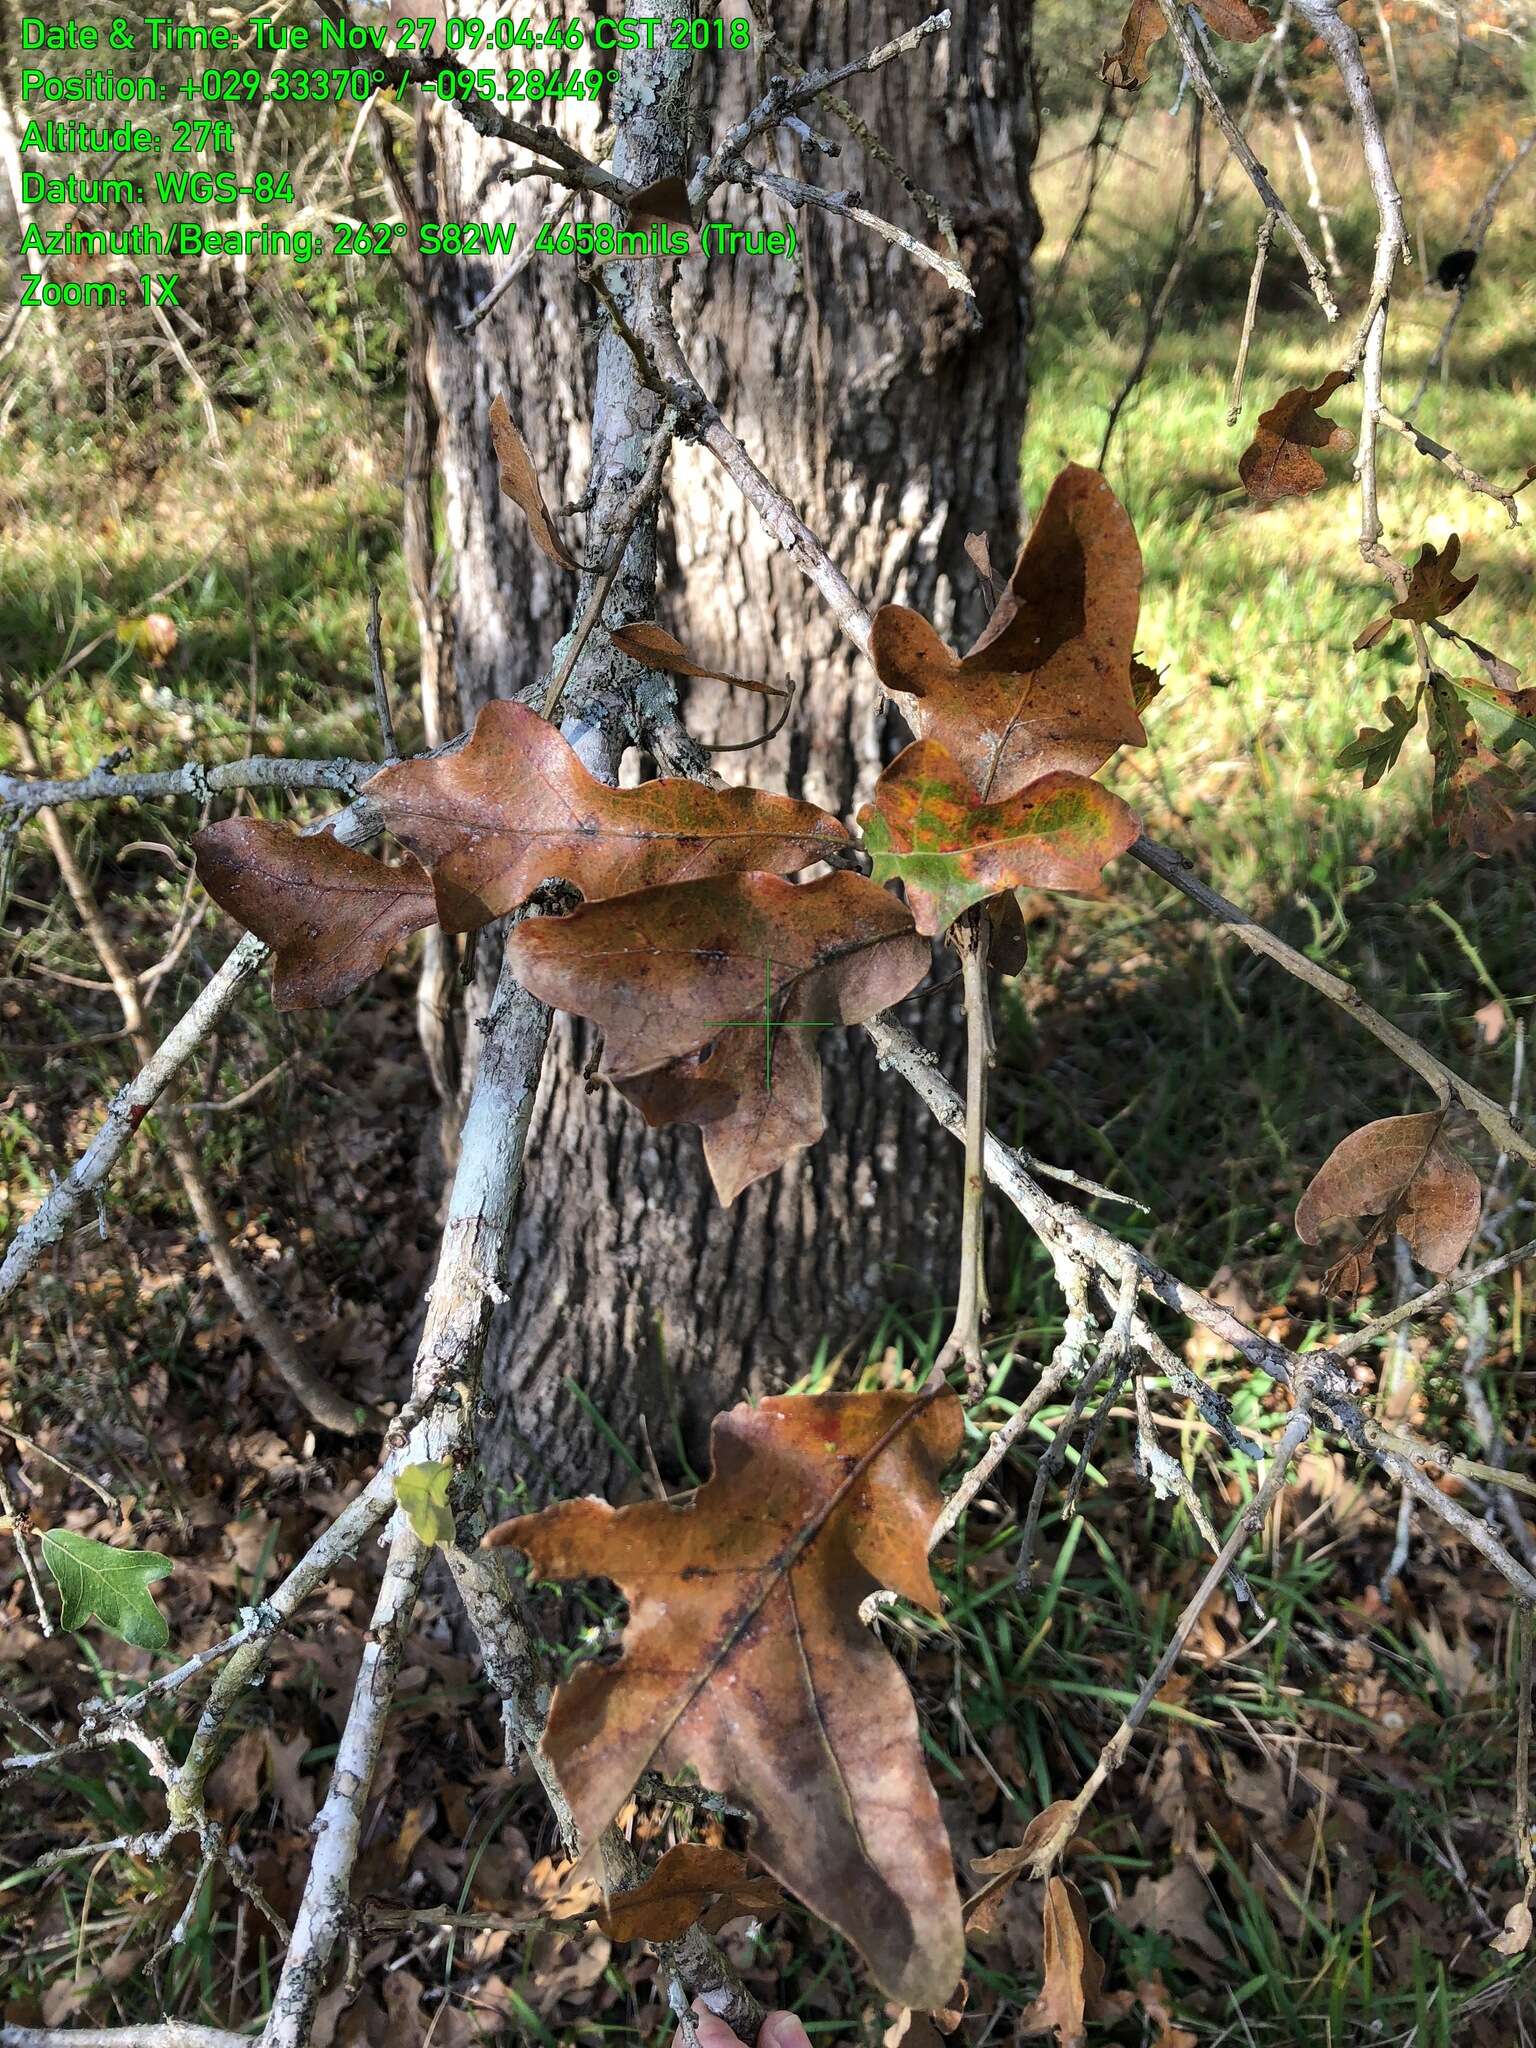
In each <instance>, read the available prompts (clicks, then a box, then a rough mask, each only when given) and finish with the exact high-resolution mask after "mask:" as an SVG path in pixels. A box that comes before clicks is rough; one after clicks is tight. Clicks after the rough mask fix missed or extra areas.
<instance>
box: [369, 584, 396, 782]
mask: <svg viewBox="0 0 1536 2048" xmlns="http://www.w3.org/2000/svg"><path fill="white" fill-rule="evenodd" d="M368 669H369V673H370V675H371V676H372V678H373V713H374V716H375V718H377V719H378V721H379V737H380V739H381V740H382V742H383V747H384V761H385V765H386V766H387V765H388V764H389V763H390V762H392V761H398V760H399V758H400V748H399V745H398V744H397V742H396V740H395V717H394V713H393V712H392V711H391V710H390V708H389V685H388V683H386V682H385V680H384V635H383V632H382V631H381V629H380V626H379V586H378V584H377V583H376V582H375V581H374V579H373V578H372V577H370V578H369V580H368Z"/></svg>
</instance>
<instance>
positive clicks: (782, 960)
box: [507, 873, 929, 1080]
mask: <svg viewBox="0 0 1536 2048" xmlns="http://www.w3.org/2000/svg"><path fill="white" fill-rule="evenodd" d="M507 943H508V946H509V948H510V950H511V956H512V959H513V962H514V964H515V967H516V971H517V974H518V977H519V979H520V980H521V981H522V982H523V984H524V986H525V987H526V988H528V989H530V990H531V991H532V993H533V994H534V995H536V996H538V997H539V998H540V999H541V1000H542V1001H544V1002H546V1003H550V1004H552V1005H553V1006H554V1007H555V1008H557V1009H562V1010H571V1011H574V1012H575V1013H576V1015H578V1016H582V1017H592V1018H593V1019H595V1021H596V1022H597V1023H598V1024H599V1025H601V1027H602V1030H603V1039H604V1043H603V1064H602V1069H601V1071H602V1072H603V1073H604V1074H606V1075H609V1076H610V1077H612V1078H613V1079H615V1080H628V1079H629V1078H630V1076H631V1075H635V1074H645V1073H648V1072H649V1071H650V1070H651V1069H652V1068H653V1067H660V1066H664V1065H666V1064H667V1063H668V1062H669V1061H671V1060H676V1059H681V1058H683V1057H684V1056H685V1055H686V1054H688V1053H693V1052H697V1051H699V1050H700V1048H701V1047H703V1046H705V1045H707V1044H709V1043H710V1042H711V1040H713V1039H714V1038H716V1037H717V1036H719V1035H720V1034H721V1033H722V1032H723V1031H726V1030H728V1029H732V1027H735V1028H734V1029H732V1035H733V1036H737V1035H740V1036H746V1035H757V1034H760V1033H761V1032H762V1030H763V1027H764V1019H765V1015H766V1016H767V1017H768V1018H770V1019H772V1020H773V1022H774V1024H775V1026H776V1027H782V1025H783V1024H784V1022H785V1021H786V1020H787V1019H790V1018H793V1019H795V1020H797V1021H800V1022H813V1021H814V1022H820V1023H826V1024H837V1023H842V1024H850V1023H857V1022H859V1021H860V1020H861V1019H863V1018H865V1017H870V1016H873V1015H874V1014H875V1012H876V1010H880V1009H884V1008H885V1007H886V1006H887V1005H888V1004H890V1003H893V1002H897V1001H899V1000H900V999H901V997H902V996H904V995H906V994H907V993H909V991H910V990H911V989H913V988H915V987H916V985H917V983H918V982H919V981H920V980H921V979H922V977H923V975H924V974H926V972H927V971H928V964H929V954H928V947H927V946H926V944H925V943H924V942H923V941H922V940H921V939H919V938H918V937H917V935H916V933H915V932H914V931H913V928H912V920H911V917H910V916H909V914H908V913H907V911H906V910H905V909H904V908H903V906H902V905H901V904H900V903H898V902H897V901H896V899H895V897H894V896H890V895H888V894H887V893H886V891H885V890H884V889H881V888H877V887H876V885H875V884H874V883H873V882H870V881H866V880H865V879H864V877H863V876H862V875H851V874H844V873H837V874H831V875H825V876H823V877H822V878H821V880H819V881H815V882H810V883H807V884H806V885H805V886H803V887H799V886H797V885H796V884H794V883H792V882H785V881H781V880H780V879H779V877H778V876H776V875H756V874H754V875H734V876H722V877H721V878H719V879H718V880H714V881H707V882H679V883H675V884H672V885H670V886H668V887H665V888H659V889H647V890H644V891H642V892H641V893H640V894H638V895H634V896H623V897H619V898H617V899H615V900H612V901H609V902H605V903H587V904H583V905H582V906H581V907H580V908H579V909H577V910H574V911H572V913H571V915H570V916H569V917H545V918H535V919H531V920H530V921H529V922H527V923H525V924H522V925H519V926H518V928H517V930H516V931H515V932H513V933H512V934H511V936H510V938H509V939H508V942H507ZM785 1035H788V1034H787V1033H786V1034H785ZM796 1035H800V1034H796ZM758 1043H759V1045H760V1044H761V1037H760V1036H759V1038H758Z"/></svg>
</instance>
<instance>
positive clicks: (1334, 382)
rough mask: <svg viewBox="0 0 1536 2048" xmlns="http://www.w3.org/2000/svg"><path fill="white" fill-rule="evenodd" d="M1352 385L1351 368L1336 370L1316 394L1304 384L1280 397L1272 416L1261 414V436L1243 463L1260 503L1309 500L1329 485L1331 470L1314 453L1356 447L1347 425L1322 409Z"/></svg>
mask: <svg viewBox="0 0 1536 2048" xmlns="http://www.w3.org/2000/svg"><path fill="white" fill-rule="evenodd" d="M1349 382H1350V373H1349V372H1348V371H1347V370H1330V371H1329V373H1328V375H1327V376H1326V377H1325V378H1324V379H1323V381H1322V383H1321V384H1319V385H1318V387H1317V389H1316V390H1315V391H1309V390H1308V389H1307V387H1306V385H1305V384H1298V385H1297V386H1296V388H1295V389H1294V390H1293V391H1287V392H1286V393H1285V395H1284V396H1283V397H1282V398H1278V399H1276V401H1275V403H1274V404H1273V405H1272V406H1271V407H1270V409H1269V411H1268V412H1263V413H1260V414H1259V426H1258V432H1257V433H1256V434H1255V435H1254V437H1253V440H1252V442H1251V444H1250V445H1249V446H1248V447H1247V448H1246V449H1245V450H1244V451H1243V455H1242V458H1241V460H1240V461H1239V463H1238V465H1237V473H1238V475H1239V476H1240V477H1241V478H1242V480H1243V483H1244V484H1245V486H1246V487H1247V491H1248V495H1249V497H1250V498H1252V500H1253V502H1254V503H1255V504H1256V505H1273V504H1274V503H1275V501H1276V500H1277V499H1278V498H1305V497H1306V496H1307V495H1308V494H1309V493H1310V492H1312V491H1320V490H1321V489H1322V488H1323V486H1324V484H1326V483H1327V481H1328V472H1327V470H1326V469H1324V467H1323V465H1322V464H1321V463H1320V462H1319V461H1318V459H1317V457H1316V456H1315V455H1314V454H1312V452H1311V451H1312V450H1313V449H1314V448H1352V447H1353V446H1354V445H1355V443H1354V436H1353V435H1352V434H1349V433H1346V432H1345V430H1344V428H1343V427H1341V426H1339V425H1338V424H1337V423H1336V422H1335V421H1333V420H1325V419H1324V418H1323V417H1322V415H1321V414H1320V413H1319V411H1318V407H1319V406H1322V405H1326V404H1327V402H1328V400H1329V399H1330V398H1331V397H1332V396H1333V394H1334V392H1335V391H1337V390H1338V389H1339V387H1340V386H1341V385H1343V384H1348V383H1349Z"/></svg>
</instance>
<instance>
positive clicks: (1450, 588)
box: [1392, 533, 1477, 625]
mask: <svg viewBox="0 0 1536 2048" xmlns="http://www.w3.org/2000/svg"><path fill="white" fill-rule="evenodd" d="M1460 553H1461V537H1460V535H1459V534H1454V533H1453V534H1452V535H1451V537H1450V539H1449V540H1448V541H1447V542H1446V544H1445V546H1444V547H1443V548H1437V547H1436V546H1435V545H1434V543H1433V541H1425V543H1424V545H1423V546H1422V547H1421V548H1420V549H1419V559H1418V560H1417V561H1416V562H1415V563H1414V565H1413V567H1412V568H1411V569H1410V570H1409V571H1408V594H1407V596H1406V597H1404V598H1403V599H1401V601H1400V602H1399V603H1397V604H1395V605H1393V607H1392V616H1393V618H1394V619H1416V620H1417V621H1418V622H1419V624H1420V625H1425V624H1427V623H1428V622H1429V620H1431V619H1443V618H1444V617H1445V616H1446V614H1447V613H1448V612H1453V611H1455V609H1456V607H1457V605H1459V604H1464V603H1465V602H1466V600H1467V599H1468V598H1469V597H1470V596H1471V595H1472V592H1473V591H1474V590H1475V589H1476V588H1477V578H1476V577H1475V576H1458V575H1457V574H1456V558H1457V556H1458V555H1459V554H1460Z"/></svg>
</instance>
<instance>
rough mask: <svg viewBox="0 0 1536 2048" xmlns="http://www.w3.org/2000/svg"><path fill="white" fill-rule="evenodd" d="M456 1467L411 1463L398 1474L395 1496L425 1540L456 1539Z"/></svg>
mask: <svg viewBox="0 0 1536 2048" xmlns="http://www.w3.org/2000/svg"><path fill="white" fill-rule="evenodd" d="M452 1484H453V1467H452V1466H451V1465H441V1464H435V1463H431V1462H428V1463H424V1464H420V1465H407V1466H406V1468H405V1470H404V1471H403V1472H397V1473H396V1474H395V1500H396V1503H397V1504H398V1506H399V1507H400V1508H401V1509H402V1511H403V1512H404V1515H405V1519H406V1520H407V1521H408V1522H409V1523H410V1525H411V1527H412V1529H413V1530H414V1531H415V1532H416V1534H417V1536H419V1537H420V1539H421V1541H422V1542H423V1543H433V1544H440V1543H452V1541H453V1539H454V1528H455V1524H454V1519H453V1508H452V1507H451V1505H450V1504H449V1500H448V1489H449V1488H450V1487H451V1486H452Z"/></svg>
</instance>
